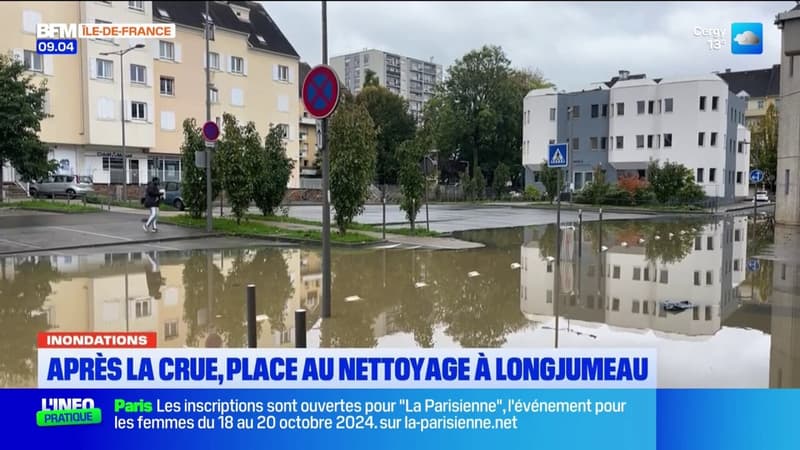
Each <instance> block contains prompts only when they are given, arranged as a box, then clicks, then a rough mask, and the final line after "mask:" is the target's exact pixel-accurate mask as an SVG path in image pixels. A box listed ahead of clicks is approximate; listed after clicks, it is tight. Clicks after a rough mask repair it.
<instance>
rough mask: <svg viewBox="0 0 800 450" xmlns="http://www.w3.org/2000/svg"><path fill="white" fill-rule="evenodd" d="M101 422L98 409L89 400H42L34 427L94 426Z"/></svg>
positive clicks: (100, 414) (91, 400) (92, 401)
mask: <svg viewBox="0 0 800 450" xmlns="http://www.w3.org/2000/svg"><path fill="white" fill-rule="evenodd" d="M102 421H103V414H102V412H101V411H100V408H95V405H94V400H93V399H91V398H43V399H42V409H41V410H39V411H37V412H36V425H38V426H40V427H55V426H64V425H94V424H98V423H101V422H102Z"/></svg>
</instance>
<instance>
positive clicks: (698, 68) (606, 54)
mask: <svg viewBox="0 0 800 450" xmlns="http://www.w3.org/2000/svg"><path fill="white" fill-rule="evenodd" d="M262 3H263V4H264V6H265V8H266V9H267V11H268V12H269V14H270V15H271V16H272V18H273V19H274V21H275V22H276V23H277V24H278V26H279V27H280V28H281V30H282V31H283V33H284V34H285V35H286V37H287V38H288V39H289V41H290V42H291V43H292V45H293V46H294V47H295V49H296V50H297V52H298V53H299V54H300V57H301V58H302V60H304V61H307V62H309V63H310V64H311V65H315V64H319V63H321V62H322V31H321V20H322V19H321V17H322V16H321V2H319V1H315V2H303V1H298V2H295V1H292V2H288V1H267V2H262ZM794 6H795V2H794V1H783V2H760V1H759V2H756V1H752V2H420V1H417V2H400V1H395V2H339V1H329V2H328V3H327V9H328V56H329V57H331V56H335V55H340V54H344V53H349V52H353V51H358V50H362V49H364V48H377V49H381V50H386V51H390V52H393V53H399V54H401V55H404V56H411V57H415V58H419V59H430V58H431V57H432V58H433V60H434V62H437V63H439V64H442V65H443V66H444V68H445V70H447V67H449V66H450V65H452V64H453V63H454V62H455V61H456V59H458V58H460V57H461V56H463V55H464V54H465V53H467V52H469V51H470V50H472V49H476V48H480V47H481V46H483V45H484V44H492V45H499V46H501V47H502V48H503V50H504V51H505V52H506V56H507V57H508V58H509V59H510V60H511V64H512V66H514V67H518V68H529V69H536V70H539V71H540V72H541V73H542V75H543V76H544V77H545V79H547V80H548V81H550V82H552V83H554V84H555V85H556V86H557V87H558V89H565V90H568V91H570V90H578V89H582V88H584V87H587V86H588V85H589V84H590V83H592V82H597V81H605V80H608V79H610V78H611V77H612V76H615V75H617V74H618V72H619V70H628V71H630V73H632V74H635V73H645V74H647V75H648V76H649V77H653V78H666V77H673V76H688V75H698V74H706V73H710V72H714V71H724V70H725V69H726V68H730V69H731V70H734V71H735V70H750V69H760V68H766V67H770V66H771V65H772V64H777V63H779V62H780V31H779V30H778V29H777V27H776V26H775V25H774V21H775V15H776V14H778V13H780V12H783V11H787V10H789V9H792V8H793V7H794ZM734 22H760V23H762V24H763V53H762V54H760V55H734V54H732V53H731V39H732V36H731V35H730V34H731V24H732V23H734ZM698 28H699V30H706V31H708V32H711V33H713V31H714V29H717V30H720V31H722V33H724V35H722V36H721V37H720V39H721V40H723V41H724V43H722V45H721V47H722V48H721V49H719V50H711V49H709V45H710V44H709V43H708V39H713V37H710V36H695V35H694V34H695V32H696V31H697V30H698Z"/></svg>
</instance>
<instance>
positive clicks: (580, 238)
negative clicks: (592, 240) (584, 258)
mask: <svg viewBox="0 0 800 450" xmlns="http://www.w3.org/2000/svg"><path fill="white" fill-rule="evenodd" d="M582 254H583V210H582V209H579V210H578V258H580V257H581V255H582Z"/></svg>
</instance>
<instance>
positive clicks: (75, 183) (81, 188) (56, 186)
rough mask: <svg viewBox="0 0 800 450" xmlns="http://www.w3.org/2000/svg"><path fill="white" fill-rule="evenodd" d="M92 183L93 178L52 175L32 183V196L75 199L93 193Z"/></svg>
mask: <svg viewBox="0 0 800 450" xmlns="http://www.w3.org/2000/svg"><path fill="white" fill-rule="evenodd" d="M92 183H93V181H92V177H87V176H82V175H51V176H49V177H47V178H44V179H42V180H39V181H38V182H33V183H31V186H30V194H31V195H32V196H34V197H42V196H44V197H69V198H75V197H79V196H84V195H86V194H91V193H93V192H94V188H93V187H92Z"/></svg>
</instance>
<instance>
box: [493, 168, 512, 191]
mask: <svg viewBox="0 0 800 450" xmlns="http://www.w3.org/2000/svg"><path fill="white" fill-rule="evenodd" d="M509 181H511V170H510V169H509V168H508V166H507V165H506V164H505V163H504V162H502V161H501V162H500V163H499V164H498V165H497V167H496V168H495V169H494V176H493V177H492V189H493V190H494V195H495V196H496V197H497V198H500V197H501V196H502V194H505V192H506V189H507V187H506V184H507V183H508V182H509Z"/></svg>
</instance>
